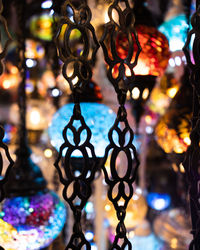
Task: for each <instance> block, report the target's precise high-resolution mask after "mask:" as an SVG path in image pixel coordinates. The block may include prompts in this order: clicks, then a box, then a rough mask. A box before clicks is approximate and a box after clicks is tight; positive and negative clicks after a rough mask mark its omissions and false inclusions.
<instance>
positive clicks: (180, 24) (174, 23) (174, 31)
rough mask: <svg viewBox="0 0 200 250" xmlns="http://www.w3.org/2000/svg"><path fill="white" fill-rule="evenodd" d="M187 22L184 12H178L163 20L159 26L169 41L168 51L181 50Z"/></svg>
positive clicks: (185, 35)
mask: <svg viewBox="0 0 200 250" xmlns="http://www.w3.org/2000/svg"><path fill="white" fill-rule="evenodd" d="M187 30H188V23H187V18H186V16H185V15H184V14H180V15H178V16H176V17H173V18H171V19H169V20H167V21H166V22H164V23H163V24H162V25H160V27H159V31H160V32H162V33H163V34H164V35H165V36H166V37H167V39H168V41H169V48H170V51H172V52H174V51H177V50H182V48H183V46H184V44H185V41H186V38H187Z"/></svg>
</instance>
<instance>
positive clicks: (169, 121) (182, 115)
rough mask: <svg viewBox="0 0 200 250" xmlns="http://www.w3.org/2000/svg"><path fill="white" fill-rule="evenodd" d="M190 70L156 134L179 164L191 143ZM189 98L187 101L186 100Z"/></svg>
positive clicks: (160, 142) (158, 125) (170, 155)
mask: <svg viewBox="0 0 200 250" xmlns="http://www.w3.org/2000/svg"><path fill="white" fill-rule="evenodd" d="M188 75H189V74H188V72H187V70H186V69H185V73H184V75H183V78H182V86H181V88H180V89H179V91H178V92H177V94H176V96H175V97H174V99H173V100H172V102H171V104H170V106H169V108H168V110H167V112H166V113H165V114H164V115H163V116H162V117H161V118H160V121H159V122H158V124H157V126H156V128H155V134H156V139H157V142H158V144H159V146H160V147H161V148H162V149H163V150H164V151H165V153H167V154H169V157H170V159H171V160H172V161H174V160H175V159H176V160H177V162H176V161H175V163H177V164H178V165H179V164H180V163H181V162H182V160H183V158H184V153H185V152H186V150H187V148H188V146H189V145H190V144H191V140H190V132H191V122H190V121H191V118H192V93H193V92H192V87H191V86H190V85H189V84H188V82H189V79H188ZM185 100H187V101H185Z"/></svg>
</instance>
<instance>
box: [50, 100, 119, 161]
mask: <svg viewBox="0 0 200 250" xmlns="http://www.w3.org/2000/svg"><path fill="white" fill-rule="evenodd" d="M80 106H81V112H82V115H83V117H84V118H85V122H86V124H87V126H89V128H90V129H91V132H92V137H91V143H92V145H93V146H94V148H95V153H96V156H97V157H103V156H104V153H105V147H106V146H107V145H108V144H109V140H108V131H109V129H110V128H111V126H113V124H114V121H115V118H116V114H115V113H114V111H113V110H112V109H111V108H109V107H108V106H106V105H104V104H101V103H95V102H82V103H80ZM73 107H74V104H72V103H69V104H66V105H64V106H63V107H61V108H60V109H59V110H58V111H57V112H56V113H55V114H54V116H53V119H52V122H51V124H50V126H49V128H48V134H49V137H50V141H51V144H52V146H53V147H55V148H56V150H57V151H59V149H60V146H61V145H62V144H63V143H64V139H63V137H62V131H63V129H64V127H65V126H66V124H67V123H68V122H69V120H70V118H71V115H72V113H73ZM74 126H75V127H77V128H78V127H79V123H77V124H74ZM68 132H69V131H68ZM68 137H69V138H71V140H70V141H71V142H73V134H72V133H71V134H70V133H68ZM83 137H84V134H83ZM82 139H83V141H84V138H82ZM88 153H89V152H88ZM64 155H65V152H63V156H64ZM72 156H73V157H81V156H82V155H81V154H80V152H79V151H74V152H73V155H72Z"/></svg>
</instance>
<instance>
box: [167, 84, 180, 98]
mask: <svg viewBox="0 0 200 250" xmlns="http://www.w3.org/2000/svg"><path fill="white" fill-rule="evenodd" d="M177 91H178V87H172V88H169V89H168V90H167V95H168V96H169V97H170V98H174V96H175V95H176V93H177Z"/></svg>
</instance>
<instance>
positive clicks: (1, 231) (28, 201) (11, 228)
mask: <svg viewBox="0 0 200 250" xmlns="http://www.w3.org/2000/svg"><path fill="white" fill-rule="evenodd" d="M65 220H66V208H65V206H64V204H63V202H62V201H61V200H60V199H59V198H58V196H57V195H56V194H55V193H54V192H52V191H42V192H38V193H36V194H35V195H32V196H24V197H23V196H22V197H13V198H8V199H6V200H5V201H4V203H3V204H2V205H1V211H0V245H1V246H2V247H4V248H5V249H21V250H26V249H34V250H35V249H41V248H43V247H46V246H48V245H49V244H50V243H51V242H52V241H53V240H54V239H55V238H56V237H57V236H58V235H59V234H60V232H61V230H62V228H63V226H64V223H65Z"/></svg>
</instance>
